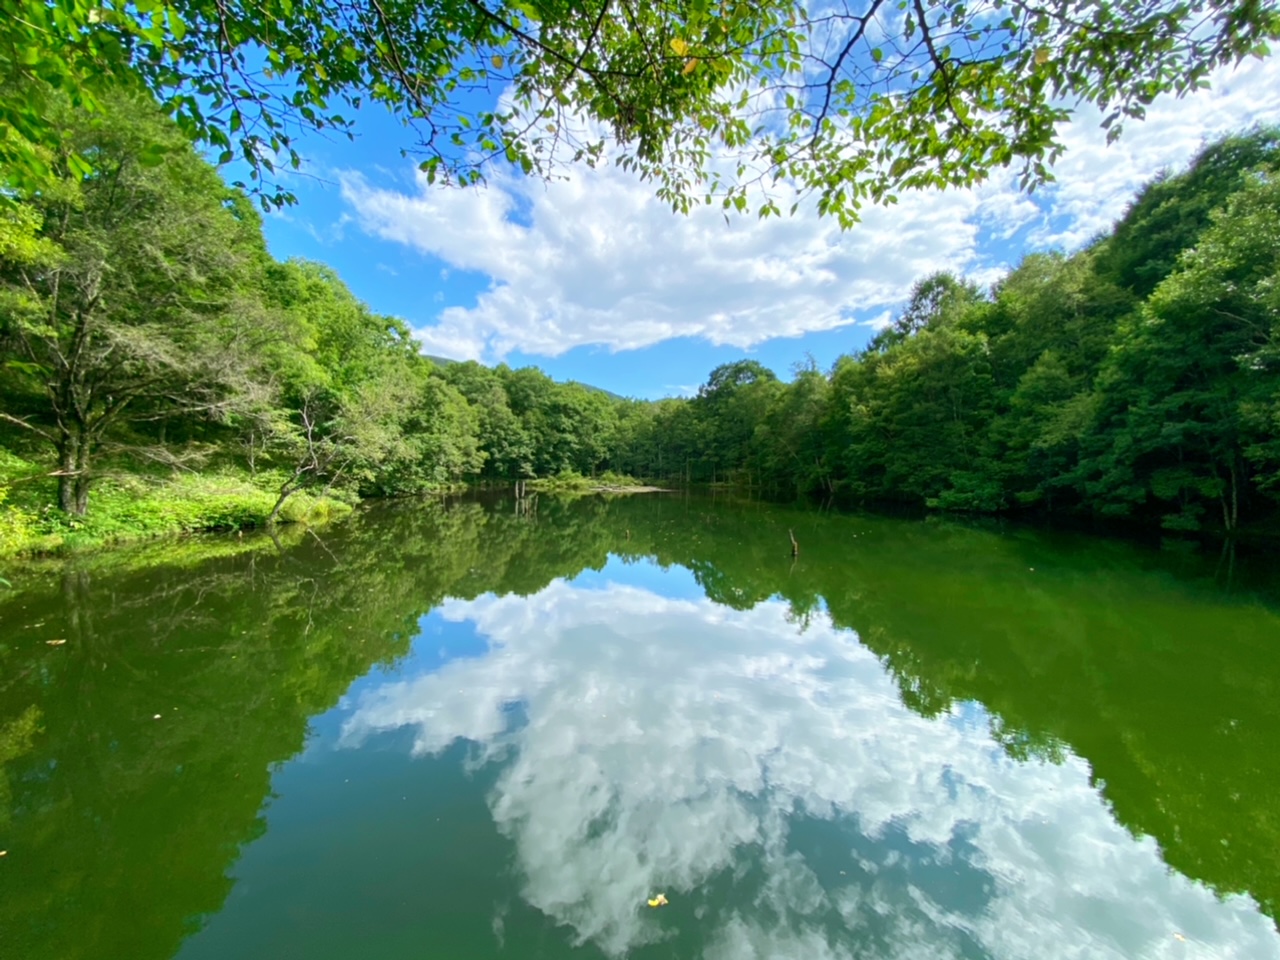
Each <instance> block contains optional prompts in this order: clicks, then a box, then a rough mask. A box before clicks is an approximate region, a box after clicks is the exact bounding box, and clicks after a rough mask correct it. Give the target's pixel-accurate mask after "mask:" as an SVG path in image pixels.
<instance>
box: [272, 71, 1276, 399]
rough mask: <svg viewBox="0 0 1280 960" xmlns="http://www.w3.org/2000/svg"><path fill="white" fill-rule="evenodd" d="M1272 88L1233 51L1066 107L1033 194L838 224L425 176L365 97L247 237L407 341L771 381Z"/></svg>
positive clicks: (960, 194) (1105, 200)
mask: <svg viewBox="0 0 1280 960" xmlns="http://www.w3.org/2000/svg"><path fill="white" fill-rule="evenodd" d="M1276 89H1280V59H1277V58H1275V57H1272V58H1270V59H1268V60H1266V61H1250V62H1248V63H1246V64H1244V65H1243V66H1241V67H1240V68H1238V69H1236V70H1235V71H1231V72H1222V73H1220V74H1219V75H1218V76H1217V77H1216V78H1215V82H1214V84H1213V87H1212V89H1210V90H1208V91H1202V92H1200V93H1198V94H1196V95H1195V96H1193V97H1190V98H1188V99H1186V100H1182V101H1172V100H1169V101H1163V102H1158V103H1157V104H1156V105H1155V106H1154V107H1153V108H1152V109H1151V110H1150V111H1149V115H1148V119H1147V120H1146V122H1144V123H1142V124H1130V125H1129V127H1128V128H1127V129H1126V131H1125V135H1124V137H1123V138H1122V139H1121V140H1120V142H1119V143H1117V144H1114V145H1112V146H1110V147H1108V146H1106V145H1105V138H1104V136H1103V133H1102V131H1101V130H1100V129H1099V127H1098V115H1097V113H1096V112H1095V111H1092V110H1084V111H1081V113H1080V114H1079V116H1078V118H1077V120H1076V122H1074V123H1073V124H1071V125H1070V126H1069V127H1068V128H1067V129H1066V130H1065V139H1066V142H1067V145H1068V151H1067V153H1066V155H1065V156H1064V157H1063V159H1062V160H1061V161H1060V162H1059V163H1058V165H1057V167H1056V168H1055V175H1056V178H1057V179H1056V182H1055V183H1054V184H1053V185H1051V186H1050V187H1048V188H1046V189H1043V190H1041V191H1040V192H1038V193H1037V194H1035V195H1034V196H1032V197H1028V196H1026V195H1023V194H1020V193H1019V192H1018V191H1017V190H1016V189H1015V187H1014V185H1013V182H1012V178H1011V177H1004V176H999V177H996V178H993V180H992V181H991V182H989V183H988V184H985V185H983V186H982V187H980V188H977V189H975V190H957V191H947V192H930V193H916V194H910V195H906V196H903V197H901V198H900V202H899V203H898V204H897V205H896V206H893V207H888V208H875V209H869V210H867V211H866V212H865V216H864V220H863V222H862V223H861V224H860V225H858V226H857V227H855V228H853V229H852V230H849V231H845V232H841V231H840V230H839V229H838V227H837V226H836V225H835V224H834V223H833V222H830V221H828V220H823V219H819V218H818V217H817V216H816V214H814V213H813V212H812V210H806V209H805V208H804V206H803V205H802V208H801V210H800V212H799V213H798V214H797V215H796V216H794V217H791V218H784V219H782V220H778V219H770V220H767V221H758V220H755V219H753V218H750V217H743V218H735V219H731V220H730V222H729V223H727V224H726V222H725V220H724V218H723V216H722V215H721V214H720V213H719V212H718V211H715V210H710V209H707V210H702V211H699V212H697V213H695V214H693V215H691V216H689V217H682V216H678V215H676V214H672V213H671V212H670V211H669V209H668V208H666V207H665V206H663V205H662V204H660V203H658V202H657V201H656V200H655V199H653V197H652V188H651V187H650V186H647V185H645V184H643V183H639V182H638V181H637V180H636V179H635V178H633V177H631V176H630V175H628V174H626V173H624V172H622V171H620V170H618V169H616V168H613V167H610V166H608V165H605V166H604V167H603V168H600V169H596V170H587V169H585V168H581V169H574V170H572V171H571V172H570V177H569V179H568V180H567V181H561V182H554V183H551V184H544V183H542V182H540V181H539V182H535V181H530V180H527V179H524V178H519V177H516V176H513V175H512V174H510V173H508V172H505V171H496V172H495V174H494V175H493V176H491V178H490V182H489V184H488V185H487V186H486V187H484V188H481V189H468V190H459V189H455V188H445V187H429V186H427V185H426V184H425V182H424V181H422V180H421V179H420V178H419V177H418V176H417V174H416V172H415V164H414V162H413V161H412V160H411V159H405V158H404V157H402V156H401V153H400V150H401V148H402V147H407V146H411V145H412V139H411V134H410V132H409V131H408V130H406V129H404V128H403V127H401V126H400V125H399V124H398V123H396V122H395V121H394V120H392V119H391V118H390V117H389V116H388V115H386V114H385V113H383V112H382V111H381V109H380V108H372V109H367V110H365V111H364V113H362V114H361V115H360V116H359V118H358V127H357V129H358V132H359V136H358V138H357V140H356V141H355V142H348V141H346V140H332V139H324V138H321V137H318V136H317V137H312V138H310V139H308V140H306V141H304V142H302V143H301V144H300V149H301V152H302V153H303V155H304V156H305V158H306V161H307V162H306V166H305V167H304V174H305V175H304V176H294V177H292V178H291V179H290V181H289V184H290V186H291V188H292V189H294V191H295V193H296V194H297V196H298V198H299V203H298V205H297V206H294V207H292V208H290V209H288V210H286V211H283V212H281V213H277V214H273V215H270V216H268V217H267V218H266V233H267V239H268V243H269V244H270V247H271V250H272V253H274V254H275V255H276V256H277V257H281V258H283V257H292V256H301V257H308V258H311V259H315V260H320V261H323V262H325V263H328V264H330V265H331V266H333V267H334V268H335V269H337V271H338V272H339V273H340V274H341V276H342V277H343V279H344V280H345V281H346V282H347V284H348V285H349V286H350V287H351V289H352V290H353V291H354V292H355V293H356V295H357V296H359V297H360V298H361V299H363V300H365V301H366V302H367V303H368V304H369V305H370V306H371V307H372V308H373V309H374V310H376V311H378V312H381V313H389V314H395V315H398V316H400V317H403V318H404V319H405V320H407V321H408V322H409V324H410V325H411V326H412V327H413V328H414V330H415V331H416V333H417V334H418V336H419V337H420V339H421V340H422V341H423V343H424V348H425V349H426V351H427V352H429V353H435V354H440V355H443V356H449V357H453V358H456V359H467V358H475V359H480V360H482V361H484V362H487V363H494V362H497V361H500V360H505V361H506V362H508V363H510V364H512V365H513V366H522V365H525V364H534V365H537V366H539V367H541V368H542V369H543V370H545V371H547V372H548V373H549V374H551V375H552V376H554V377H556V378H557V379H574V380H581V381H585V382H587V383H592V384H595V385H597V386H600V387H604V388H606V389H609V390H613V391H615V392H617V393H621V394H624V395H628V396H637V397H649V398H654V397H660V396H666V395H680V394H682V393H689V392H691V391H692V390H694V389H696V387H697V385H698V384H700V383H701V382H703V380H705V378H706V374H707V373H708V372H709V371H710V370H711V368H712V367H714V366H716V365H717V364H719V363H724V362H726V361H729V360H734V359H738V358H741V357H744V356H749V357H752V358H754V359H757V360H760V361H761V362H763V363H764V364H766V365H768V366H770V367H772V368H773V369H775V370H776V371H777V372H778V373H779V375H781V376H784V377H785V376H787V375H788V372H789V370H790V368H791V366H792V364H794V363H796V362H798V361H802V360H804V359H805V357H806V355H812V356H813V357H814V358H815V359H816V360H817V362H818V364H819V365H820V366H821V367H823V368H826V367H828V366H829V365H830V364H831V363H832V361H834V360H835V358H836V357H837V356H839V355H840V354H841V353H845V352H848V351H850V350H853V349H856V348H858V347H859V346H861V345H863V344H864V343H866V341H867V339H868V338H869V337H870V336H871V335H872V333H873V332H874V330H875V328H876V325H877V324H880V323H883V322H884V321H885V320H886V319H887V318H888V316H890V315H891V313H892V312H893V311H894V310H895V309H897V307H898V306H899V305H900V304H901V302H902V300H903V299H904V298H905V296H906V295H907V293H908V291H909V289H910V285H911V283H912V281H913V280H914V279H916V278H918V277H920V276H923V275H925V274H927V273H929V272H931V271H932V270H936V269H943V268H946V269H952V270H955V271H956V272H959V273H964V274H967V275H969V276H971V277H973V278H974V279H976V280H979V281H980V282H984V283H987V282H991V281H992V280H994V279H996V278H998V277H999V275H1000V274H1001V273H1002V272H1003V271H1004V270H1006V269H1007V268H1008V267H1009V266H1010V265H1011V264H1014V263H1016V262H1017V260H1018V258H1019V257H1020V256H1021V255H1022V254H1023V253H1024V252H1027V251H1031V250H1039V249H1048V248H1053V247H1057V248H1062V249H1067V250H1071V249H1074V248H1076V247H1078V246H1079V245H1080V244H1082V243H1084V242H1085V241H1087V240H1088V239H1089V237H1091V236H1092V235H1094V234H1095V233H1097V232H1098V231H1100V230H1103V229H1106V228H1107V227H1108V226H1109V225H1110V224H1111V223H1112V222H1113V221H1114V219H1115V218H1116V217H1117V216H1119V215H1120V214H1121V213H1122V212H1123V209H1124V205H1125V203H1126V202H1127V201H1128V199H1129V198H1130V197H1131V196H1132V194H1133V192H1134V190H1136V189H1137V188H1138V187H1139V186H1140V185H1141V184H1142V183H1144V182H1145V181H1146V180H1147V179H1149V178H1150V177H1151V176H1152V175H1153V174H1155V173H1156V172H1157V171H1159V170H1160V169H1161V168H1165V167H1177V166H1179V165H1181V164H1184V163H1185V162H1186V161H1187V160H1188V159H1189V158H1190V157H1191V155H1192V154H1194V152H1195V151H1196V149H1198V147H1199V146H1200V145H1201V144H1202V143H1203V142H1204V140H1205V139H1207V138H1212V137H1215V136H1218V135H1220V134H1222V133H1225V132H1227V131H1230V130H1235V129H1239V128H1242V127H1245V126H1248V125H1250V124H1251V123H1254V122H1260V121H1261V122H1280V98H1277V97H1276V96H1275V95H1274V91H1275V90H1276ZM787 205H789V204H784V207H785V206H787Z"/></svg>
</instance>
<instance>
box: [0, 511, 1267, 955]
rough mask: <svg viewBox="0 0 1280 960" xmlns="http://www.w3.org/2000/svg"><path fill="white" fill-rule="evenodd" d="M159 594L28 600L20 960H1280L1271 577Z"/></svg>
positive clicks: (648, 574)
mask: <svg viewBox="0 0 1280 960" xmlns="http://www.w3.org/2000/svg"><path fill="white" fill-rule="evenodd" d="M788 530H793V531H794V532H795V535H796V537H797V539H798V540H799V542H800V544H801V551H800V556H799V557H798V558H794V559H793V558H792V557H791V556H790V547H789V538H788V536H787V531H788ZM156 553H157V550H156V548H153V549H152V550H150V551H145V550H144V551H122V552H120V553H118V554H115V555H110V556H108V555H99V556H97V557H91V558H81V559H78V560H73V561H69V562H67V563H66V564H63V565H52V566H46V567H40V568H36V569H29V570H26V571H14V572H12V573H10V574H8V576H9V579H11V580H15V583H16V584H17V590H15V591H12V592H10V593H8V594H6V596H5V597H4V598H3V599H0V763H3V767H2V768H0V773H2V775H0V849H3V850H5V851H7V852H6V855H5V856H4V857H3V858H0V948H2V949H0V954H2V955H3V956H4V957H6V958H7V957H10V956H13V957H20V958H24V960H26V958H30V960H45V958H49V960H54V958H57V960H72V958H85V960H89V958H102V960H108V958H110V960H115V958H135V960H152V958H154V960H167V958H171V957H178V958H182V960H215V958H218V960H221V958H227V957H236V958H258V957H261V958H264V960H265V958H272V960H287V958H299V960H301V958H306V960H326V958H335V960H336V958H360V960H366V958H367V960H400V958H415V960H419V958H441V960H443V958H458V957H469V958H472V957H474V958H486V957H493V958H516V960H524V958H548V960H551V958H574V960H581V958H616V957H622V956H628V957H635V958H639V960H645V958H655V960H656V958H689V960H694V958H708V960H739V958H741V960H750V958H761V960H764V958H777V960H790V958H794V960H825V958H831V960H846V958H847V960H852V958H915V957H920V958H947V957H957V958H1024V957H1025V958H1068V957H1070V958H1075V957H1080V958H1084V957H1088V958H1094V957H1099V958H1106V957H1115V958H1133V957H1188V958H1190V957H1224V958H1235V957H1238V958H1242V960H1244V958H1248V960H1253V958H1269V957H1275V958H1280V936H1278V935H1277V932H1276V922H1275V917H1276V915H1277V914H1276V911H1277V907H1278V905H1280V822H1278V820H1277V816H1278V815H1277V813H1276V811H1277V809H1280V804H1277V800H1278V799H1280V789H1277V788H1278V787H1280V775H1278V774H1277V771H1276V766H1275V763H1276V761H1275V758H1276V757H1277V756H1280V697H1278V696H1277V694H1278V693H1280V690H1277V686H1278V685H1277V677H1278V676H1280V674H1278V669H1280V645H1278V643H1277V641H1278V640H1280V603H1278V602H1277V596H1278V593H1277V589H1276V587H1277V582H1278V581H1277V579H1276V572H1275V571H1274V570H1273V569H1269V568H1268V566H1267V564H1266V563H1265V562H1264V561H1262V560H1260V559H1258V558H1250V559H1242V560H1241V561H1240V562H1234V561H1232V560H1230V558H1221V557H1218V556H1217V555H1216V554H1215V555H1213V556H1201V555H1199V554H1186V553H1183V552H1171V551H1167V550H1166V551H1160V550H1154V549H1147V548H1141V547H1136V546H1132V545H1127V544H1123V543H1118V542H1114V541H1098V540H1090V539H1087V538H1083V537H1077V536H1050V535H1046V534H1039V533H1033V532H1030V531H1026V530H1017V529H1015V530H1000V529H995V528H975V527H971V526H963V525H956V524H948V523H938V522H915V521H911V522H908V521H901V520H886V519H882V518H867V517H857V516H840V515H833V514H829V513H817V512H811V511H800V510H793V509H786V508H780V507H771V506H764V505H759V504H745V505H744V504H733V503H724V502H720V503H716V502H712V501H710V500H698V499H687V498H680V497H644V498H633V499H621V500H612V501H606V500H602V499H598V498H587V499H583V500H578V501H567V502H560V501H554V500H546V499H544V500H543V501H542V502H541V503H540V504H539V505H538V508H537V510H536V511H535V512H533V513H532V514H531V515H525V514H523V513H517V511H516V510H514V509H513V505H512V504H511V503H510V502H505V503H498V504H494V505H490V506H483V505H480V504H477V503H457V504H451V505H441V504H438V503H411V504H400V505H395V506H391V507H386V508H380V509H376V510H371V511H368V512H366V513H363V514H361V515H359V516H357V517H356V518H354V519H353V520H352V521H350V522H348V523H346V524H343V525H342V526H340V527H337V528H334V529H331V530H329V531H321V532H319V533H318V535H316V534H306V533H302V532H299V531H293V532H292V533H291V534H290V535H289V539H288V541H287V542H279V543H273V542H272V541H270V540H268V539H266V538H261V537H259V538H253V537H246V538H243V539H241V538H221V539H218V538H214V539H208V540H202V541H198V542H197V543H196V544H195V545H193V546H192V547H190V548H187V549H180V548H179V547H177V546H172V547H164V548H160V549H159V554H160V555H159V556H157V555H156ZM50 640H65V643H62V644H56V645H51V644H49V642H48V641H50ZM658 893H663V894H664V895H665V897H666V898H667V900H668V901H669V903H668V904H667V905H665V906H661V907H658V908H651V907H649V906H648V905H647V901H648V900H649V899H650V898H653V897H655V896H656V895H657V894H658Z"/></svg>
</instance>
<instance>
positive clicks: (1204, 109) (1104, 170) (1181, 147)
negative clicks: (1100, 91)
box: [1031, 57, 1280, 249]
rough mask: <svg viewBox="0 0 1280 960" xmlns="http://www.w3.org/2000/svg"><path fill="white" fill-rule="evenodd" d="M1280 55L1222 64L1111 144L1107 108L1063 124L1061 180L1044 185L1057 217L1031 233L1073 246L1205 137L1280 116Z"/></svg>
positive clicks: (1037, 240)
mask: <svg viewBox="0 0 1280 960" xmlns="http://www.w3.org/2000/svg"><path fill="white" fill-rule="evenodd" d="M1277 89H1280V57H1270V58H1268V59H1266V60H1248V61H1246V62H1245V63H1243V64H1242V65H1241V66H1240V67H1239V68H1238V69H1236V70H1234V71H1227V70H1221V71H1219V72H1218V73H1217V74H1216V75H1215V77H1214V80H1213V86H1212V88H1211V89H1209V90H1202V91H1200V92H1198V93H1196V94H1195V95H1194V96H1189V97H1186V98H1185V99H1182V100H1174V99H1171V98H1167V99H1163V100H1157V101H1156V102H1155V103H1154V104H1152V105H1151V106H1150V107H1149V108H1148V109H1147V119H1146V120H1145V121H1143V122H1140V123H1138V122H1133V121H1130V122H1129V123H1128V124H1126V126H1125V130H1124V135H1123V136H1122V137H1121V138H1120V139H1119V140H1118V141H1117V142H1116V143H1114V144H1112V145H1110V146H1107V144H1106V137H1105V135H1104V134H1103V133H1102V131H1101V130H1100V129H1099V124H1100V122H1101V117H1102V114H1101V113H1100V112H1099V111H1098V110H1096V109H1092V108H1090V109H1088V110H1084V111H1081V114H1080V116H1079V120H1078V122H1076V123H1074V124H1072V125H1070V126H1069V127H1066V128H1065V129H1064V137H1063V139H1064V140H1065V142H1066V144H1067V152H1066V154H1065V155H1064V156H1063V157H1062V159H1061V160H1059V161H1058V164H1057V166H1056V167H1055V175H1056V177H1057V183H1056V184H1054V185H1052V186H1051V187H1049V188H1048V189H1047V190H1046V191H1045V206H1046V207H1047V208H1048V209H1047V212H1048V214H1049V217H1050V218H1051V219H1049V220H1044V221H1042V223H1041V225H1040V226H1039V227H1038V228H1037V229H1036V231H1035V232H1034V233H1033V234H1032V237H1031V241H1032V243H1034V244H1036V245H1057V246H1064V247H1066V248H1067V249H1072V248H1075V247H1078V246H1080V245H1081V244H1083V243H1085V242H1086V241H1087V240H1089V239H1090V238H1091V237H1092V236H1094V235H1095V234H1096V233H1098V232H1099V231H1102V230H1106V229H1108V228H1109V227H1110V226H1111V224H1112V223H1114V222H1115V220H1116V219H1118V218H1119V217H1120V216H1121V215H1122V214H1123V213H1124V209H1125V206H1126V205H1127V204H1128V202H1129V201H1130V200H1131V199H1132V198H1133V195H1134V193H1135V192H1136V191H1137V190H1138V188H1139V187H1141V186H1142V185H1143V184H1144V183H1146V182H1147V181H1148V180H1150V179H1151V177H1153V176H1154V175H1155V174H1156V173H1158V172H1159V171H1160V170H1161V169H1164V168H1169V169H1177V168H1178V167H1180V166H1182V165H1184V164H1185V163H1186V162H1187V161H1188V160H1190V159H1191V157H1192V156H1193V155H1194V154H1195V153H1196V151H1198V150H1199V149H1200V148H1201V147H1202V146H1204V144H1205V143H1206V141H1210V140H1213V139H1215V138H1217V137H1220V136H1222V135H1223V134H1226V133H1230V132H1232V131H1234V130H1240V129H1243V128H1246V127H1248V126H1250V125H1252V124H1254V123H1276V122H1280V97H1277V96H1276V94H1275V91H1276V90H1277Z"/></svg>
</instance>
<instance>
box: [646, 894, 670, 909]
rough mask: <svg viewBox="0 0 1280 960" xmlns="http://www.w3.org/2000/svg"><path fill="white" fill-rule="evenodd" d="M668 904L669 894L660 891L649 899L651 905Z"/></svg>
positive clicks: (663, 905)
mask: <svg viewBox="0 0 1280 960" xmlns="http://www.w3.org/2000/svg"><path fill="white" fill-rule="evenodd" d="M666 905H667V895H666V894H665V893H660V894H658V895H657V896H656V897H654V898H653V899H651V900H650V901H649V906H651V907H665V906H666Z"/></svg>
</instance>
